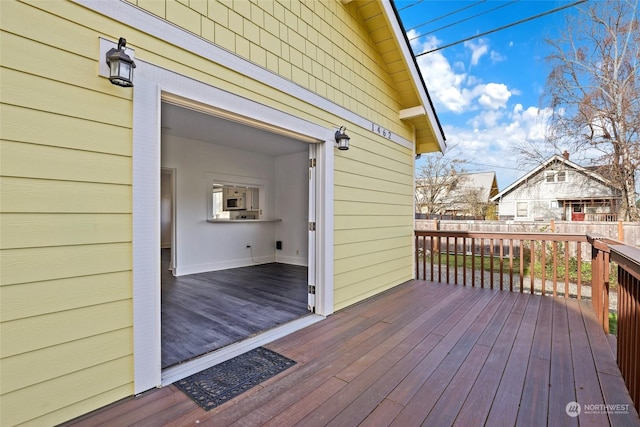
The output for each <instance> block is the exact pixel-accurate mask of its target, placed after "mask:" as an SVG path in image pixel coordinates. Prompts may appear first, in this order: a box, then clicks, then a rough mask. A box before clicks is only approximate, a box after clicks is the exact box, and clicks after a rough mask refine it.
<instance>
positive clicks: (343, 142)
mask: <svg viewBox="0 0 640 427" xmlns="http://www.w3.org/2000/svg"><path fill="white" fill-rule="evenodd" d="M346 129H347V128H346V127H344V126H342V127H340V129H338V130H337V131H336V135H335V138H336V143H337V144H338V150H348V149H349V140H350V139H351V138H349V136H348V135H347V134H346V133H345V130H346Z"/></svg>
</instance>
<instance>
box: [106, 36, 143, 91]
mask: <svg viewBox="0 0 640 427" xmlns="http://www.w3.org/2000/svg"><path fill="white" fill-rule="evenodd" d="M126 46H127V40H125V39H124V37H120V40H118V48H117V49H110V50H109V52H107V64H108V65H109V80H110V81H111V83H113V84H114V85H118V86H122V87H133V69H134V68H136V64H135V62H133V60H132V59H131V57H129V55H127V54H126V53H124V49H125V47H126Z"/></svg>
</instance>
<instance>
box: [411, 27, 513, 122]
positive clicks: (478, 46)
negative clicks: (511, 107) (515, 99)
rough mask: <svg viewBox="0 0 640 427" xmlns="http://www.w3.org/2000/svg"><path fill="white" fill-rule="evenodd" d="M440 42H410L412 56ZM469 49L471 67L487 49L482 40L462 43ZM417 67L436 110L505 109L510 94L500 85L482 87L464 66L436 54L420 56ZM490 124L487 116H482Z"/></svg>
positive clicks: (461, 63) (429, 39) (461, 111)
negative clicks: (413, 53)
mask: <svg viewBox="0 0 640 427" xmlns="http://www.w3.org/2000/svg"><path fill="white" fill-rule="evenodd" d="M416 35H417V33H416V32H415V30H411V31H409V32H408V33H407V36H408V38H409V40H411V39H413V38H414V37H415V36H416ZM441 43H442V42H441V41H440V40H439V39H438V38H436V37H435V36H429V37H424V38H417V39H414V40H412V47H413V49H414V51H415V52H425V51H428V50H432V49H434V48H436V47H438V45H440V44H441ZM465 46H467V48H469V49H471V51H472V55H471V64H470V66H471V65H475V64H477V63H478V61H479V60H480V58H481V57H482V56H483V55H486V54H487V53H488V52H489V45H488V42H487V41H486V40H485V39H480V40H478V41H476V42H466V43H465ZM417 61H418V66H419V67H420V69H421V71H422V75H423V77H424V78H425V80H426V82H427V87H428V88H429V93H430V94H431V95H432V97H433V99H434V101H435V103H436V105H437V108H438V109H443V108H444V110H446V111H451V112H454V113H464V112H466V111H474V110H483V109H484V110H497V109H500V108H504V107H506V104H507V102H508V101H509V99H510V97H511V96H512V94H513V93H512V92H511V91H510V90H509V89H508V88H507V86H506V85H505V84H503V83H486V84H485V83H484V82H483V81H482V80H481V79H480V78H478V77H477V76H474V75H472V74H469V73H468V72H465V69H466V68H467V67H465V64H464V63H463V62H461V61H456V62H454V63H453V65H452V64H451V63H450V62H449V60H448V59H447V58H446V57H445V56H444V55H443V54H442V53H441V52H439V51H436V52H432V53H429V54H427V55H422V56H420V57H418V58H417ZM486 117H487V119H485V120H484V122H487V120H489V121H491V120H490V119H489V118H490V117H492V116H490V115H488V116H486Z"/></svg>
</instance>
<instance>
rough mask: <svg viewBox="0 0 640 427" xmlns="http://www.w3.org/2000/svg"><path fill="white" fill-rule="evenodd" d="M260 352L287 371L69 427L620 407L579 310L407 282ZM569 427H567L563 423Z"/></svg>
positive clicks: (569, 304) (469, 416)
mask: <svg viewBox="0 0 640 427" xmlns="http://www.w3.org/2000/svg"><path fill="white" fill-rule="evenodd" d="M266 347H268V348H270V349H272V350H274V351H277V352H279V353H280V354H282V355H284V356H287V357H290V358H292V359H294V360H296V361H297V362H298V363H297V364H296V365H295V366H293V367H291V368H289V369H288V370H286V371H284V372H282V373H281V374H279V375H278V376H276V377H274V378H271V379H269V380H267V381H265V382H264V383H262V384H260V385H259V386H257V387H255V388H253V389H251V390H249V391H247V392H246V393H244V394H242V395H240V396H238V397H236V398H235V399H232V400H231V401H229V402H226V403H225V404H223V405H221V406H220V407H218V408H215V409H213V410H211V411H209V412H206V411H205V410H203V409H202V408H200V407H199V406H197V405H196V404H195V403H193V402H192V401H191V400H190V399H189V398H188V397H187V396H186V395H184V394H183V393H182V392H181V391H180V390H178V389H177V388H176V387H174V386H168V387H164V388H162V389H158V390H155V391H151V392H148V393H145V394H144V395H143V396H141V397H139V398H130V399H125V400H124V401H122V402H118V403H116V404H113V405H110V406H109V407H106V408H103V409H100V410H98V411H96V412H94V413H93V414H88V415H87V416H83V417H81V418H79V419H77V420H75V421H74V422H70V423H69V424H68V425H74V426H93V425H118V426H128V425H148V426H152V425H153V426H164V425H168V426H184V425H196V424H198V425H211V426H216V427H222V426H229V425H238V426H259V425H267V426H278V427H280V426H291V425H299V426H305V427H309V426H325V425H335V426H351V425H354V426H355V425H363V426H385V425H401V426H409V425H411V426H412V425H421V424H422V425H444V426H446V425H459V426H470V425H473V426H475V425H514V424H517V425H524V426H526V425H531V426H534V425H535V426H539V425H577V424H578V423H579V424H580V425H609V424H610V425H621V426H640V419H639V418H638V415H637V413H636V412H635V409H634V408H633V406H632V405H630V408H629V411H628V413H626V414H609V415H607V414H606V413H602V412H601V413H598V414H584V413H583V414H581V415H580V416H579V417H578V419H577V420H576V419H575V418H571V417H569V416H568V415H566V413H565V406H566V404H567V403H568V402H570V401H572V400H577V401H578V402H579V403H582V404H585V405H586V404H600V403H605V404H630V403H631V401H630V398H629V395H628V392H627V390H626V388H625V387H624V382H623V381H622V378H621V376H620V372H619V370H618V369H617V365H616V363H615V360H614V359H613V354H612V352H611V349H610V347H609V342H608V339H607V337H606V336H605V334H604V332H603V331H602V329H601V328H600V327H599V326H598V324H597V322H596V319H595V314H594V313H593V309H592V308H591V306H590V304H589V303H584V302H578V301H576V300H564V299H563V298H559V297H557V298H554V297H551V296H544V297H543V296H538V295H529V294H520V293H511V292H508V291H499V290H489V289H480V288H472V287H463V286H453V285H443V284H438V283H432V282H425V281H410V282H407V283H406V284H403V285H401V286H398V287H396V288H394V289H392V290H390V291H388V292H385V293H383V294H381V295H378V296H375V297H373V298H370V299H368V300H367V301H364V302H362V303H360V304H357V305H355V306H352V307H349V308H347V309H345V310H341V311H340V312H338V313H336V314H334V315H332V316H330V317H328V318H327V319H326V320H324V321H322V322H319V323H316V324H314V325H312V326H310V327H308V328H306V329H304V330H302V331H298V332H295V333H293V334H291V335H289V336H287V337H284V338H282V339H279V340H277V341H275V342H273V343H271V344H269V345H267V346H266ZM576 421H577V423H576Z"/></svg>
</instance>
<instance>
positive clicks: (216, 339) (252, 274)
mask: <svg viewBox="0 0 640 427" xmlns="http://www.w3.org/2000/svg"><path fill="white" fill-rule="evenodd" d="M161 283H162V302H161V316H162V318H161V331H162V332H161V333H162V368H166V367H169V366H173V365H175V364H178V363H181V362H185V361H187V360H190V359H193V358H194V357H198V356H201V355H203V354H206V353H208V352H210V351H213V350H217V349H219V348H222V347H224V346H226V345H229V344H231V343H234V342H236V341H238V340H241V339H244V338H247V337H250V336H252V335H255V334H257V333H259V332H262V331H265V330H268V329H271V328H273V327H275V326H278V325H280V324H283V323H286V322H289V321H291V320H295V319H297V318H299V317H301V316H304V315H306V314H308V313H309V311H308V310H307V268H306V267H302V266H296V265H289V264H280V263H271V264H261V265H255V266H250V267H242V268H233V269H228V270H220V271H212V272H207V273H199V274H191V275H188V276H180V277H175V276H173V275H172V274H171V273H170V271H169V250H167V249H163V250H162V275H161Z"/></svg>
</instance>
